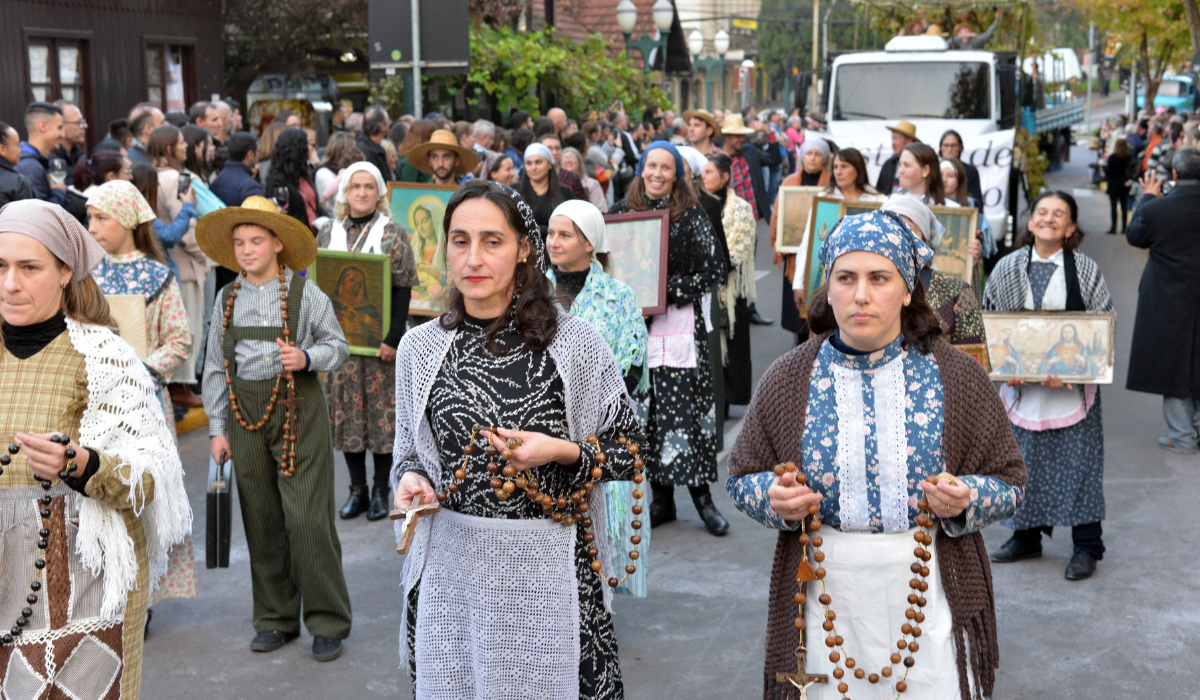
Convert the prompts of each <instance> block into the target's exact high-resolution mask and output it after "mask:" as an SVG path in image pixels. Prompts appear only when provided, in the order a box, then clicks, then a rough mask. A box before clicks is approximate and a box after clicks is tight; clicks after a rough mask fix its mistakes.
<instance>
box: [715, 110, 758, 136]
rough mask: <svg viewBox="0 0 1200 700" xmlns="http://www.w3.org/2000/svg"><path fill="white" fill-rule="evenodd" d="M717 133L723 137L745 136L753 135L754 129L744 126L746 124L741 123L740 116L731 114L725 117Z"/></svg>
mask: <svg viewBox="0 0 1200 700" xmlns="http://www.w3.org/2000/svg"><path fill="white" fill-rule="evenodd" d="M719 132H720V133H721V134H722V135H723V136H730V135H732V136H745V135H746V134H753V133H754V129H751V128H750V127H748V126H746V122H744V121H742V115H740V114H738V113H737V112H732V113H730V114H726V115H725V121H724V122H723V123H722V124H721V128H720V129H719Z"/></svg>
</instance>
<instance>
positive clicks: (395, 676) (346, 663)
mask: <svg viewBox="0 0 1200 700" xmlns="http://www.w3.org/2000/svg"><path fill="white" fill-rule="evenodd" d="M1073 156H1074V157H1073V158H1072V161H1071V162H1070V163H1068V164H1067V165H1066V167H1065V169H1064V170H1063V171H1062V172H1059V173H1054V174H1051V175H1049V176H1048V180H1049V181H1050V184H1051V186H1053V187H1057V188H1063V189H1066V190H1068V191H1074V192H1075V193H1076V195H1077V196H1078V197H1079V201H1080V204H1081V215H1082V226H1083V229H1084V230H1085V231H1087V232H1090V234H1091V235H1089V236H1088V237H1087V239H1086V240H1085V242H1084V243H1083V251H1084V252H1086V253H1087V254H1088V255H1090V256H1092V257H1093V258H1094V259H1096V260H1097V262H1098V263H1099V265H1100V268H1101V270H1102V271H1103V272H1104V274H1105V277H1106V278H1107V281H1108V284H1109V287H1110V289H1111V290H1112V293H1113V297H1114V299H1115V301H1116V307H1117V312H1118V315H1119V322H1118V326H1117V336H1116V338H1117V341H1116V353H1117V354H1116V359H1117V363H1116V380H1115V383H1114V385H1113V386H1111V387H1105V388H1104V389H1103V390H1102V391H1103V392H1104V394H1105V397H1104V410H1105V416H1104V425H1105V448H1106V457H1107V461H1106V472H1107V473H1106V497H1107V500H1108V519H1107V520H1106V521H1105V530H1106V540H1107V545H1108V554H1107V555H1106V557H1105V559H1104V561H1102V562H1101V563H1100V568H1099V570H1098V572H1097V574H1096V576H1095V577H1093V578H1092V579H1091V580H1089V581H1085V582H1079V583H1072V582H1068V581H1066V580H1065V579H1064V578H1063V569H1064V568H1065V566H1066V564H1067V559H1068V557H1069V556H1070V549H1071V547H1070V536H1069V533H1068V532H1065V531H1064V532H1061V533H1059V536H1057V537H1055V538H1054V539H1053V540H1050V541H1048V542H1047V543H1046V546H1045V552H1046V556H1045V557H1044V558H1043V559H1040V560H1035V561H1032V562H1025V563H1021V564H1016V565H1008V566H1003V567H997V568H996V569H995V570H994V579H995V591H996V604H997V612H998V616H999V625H1000V645H1001V663H1002V667H1001V669H1000V671H999V676H998V682H997V688H996V693H995V697H996V698H998V699H999V698H1011V699H1018V698H1029V699H1033V698H1039V699H1040V698H1053V699H1055V700H1071V699H1074V698H1079V699H1084V698H1086V699H1089V700H1090V699H1092V698H1098V697H1110V696H1127V695H1128V696H1131V695H1135V694H1136V695H1137V696H1140V697H1161V698H1184V697H1195V696H1196V695H1197V691H1196V683H1195V680H1194V675H1195V674H1194V671H1193V669H1192V668H1191V664H1192V662H1193V660H1194V659H1195V658H1196V657H1197V656H1198V655H1200V612H1197V611H1198V610H1200V584H1198V583H1197V582H1198V581H1200V561H1198V559H1197V557H1195V556H1194V552H1195V551H1196V550H1197V548H1198V547H1200V527H1198V526H1200V510H1198V509H1197V508H1196V507H1195V496H1194V494H1196V493H1197V490H1198V488H1200V457H1181V456H1177V455H1172V454H1168V453H1166V452H1163V451H1161V450H1158V449H1157V448H1156V440H1157V438H1158V436H1159V435H1162V434H1164V433H1165V429H1164V427H1163V425H1162V417H1161V416H1162V413H1161V408H1160V407H1161V402H1160V400H1159V399H1158V397H1156V396H1149V395H1144V394H1135V393H1130V392H1126V391H1125V390H1124V389H1123V387H1124V382H1125V373H1126V364H1127V363H1126V359H1127V352H1128V348H1129V341H1130V334H1131V329H1132V322H1133V316H1134V309H1135V305H1136V300H1137V291H1136V290H1137V284H1138V280H1139V278H1140V275H1141V270H1142V266H1143V265H1144V262H1145V257H1146V256H1145V253H1144V252H1142V251H1139V250H1135V249H1133V248H1131V247H1130V246H1128V245H1127V244H1126V243H1125V241H1124V238H1123V237H1119V236H1106V235H1104V234H1103V233H1102V232H1103V231H1105V230H1106V229H1107V228H1108V202H1107V198H1106V197H1104V195H1103V194H1102V193H1099V192H1096V191H1093V190H1088V189H1086V188H1085V183H1086V181H1087V180H1086V172H1087V171H1086V163H1087V162H1088V159H1089V157H1088V156H1089V154H1088V153H1087V151H1086V148H1080V147H1077V148H1076V150H1075V152H1074V153H1073ZM770 262H771V261H770V248H769V246H768V245H767V238H766V227H765V226H764V225H760V227H759V238H758V260H757V263H758V269H759V271H760V273H759V274H760V275H761V279H760V280H759V282H758V290H759V297H760V299H759V309H760V310H761V311H762V312H763V313H764V314H765V315H768V316H771V317H773V318H775V319H778V317H779V314H778V311H779V303H780V285H781V282H780V277H779V273H778V272H777V271H776V270H775V269H774V267H773V266H772V265H771V264H770ZM752 334H753V335H752V345H753V350H754V357H753V360H754V373H755V376H756V377H757V376H759V375H761V374H762V372H763V371H764V370H765V369H766V367H767V365H768V364H769V363H770V362H771V361H772V360H773V359H774V358H776V357H778V356H779V355H780V354H782V353H783V352H786V351H787V349H789V348H790V347H791V339H790V337H789V336H788V334H786V333H785V332H783V331H781V330H780V329H779V328H778V326H775V327H768V328H762V327H755V328H753V329H752ZM738 425H739V421H738V420H737V419H736V418H734V419H731V420H730V421H729V422H728V423H727V424H726V426H725V427H726V436H727V443H729V442H731V440H732V438H733V436H734V435H735V434H736V431H737V429H738ZM180 451H181V453H182V456H183V462H184V465H185V467H186V468H187V469H188V474H187V486H188V489H189V493H190V494H191V496H192V507H193V509H194V511H195V512H196V513H197V514H198V517H197V519H196V525H195V529H194V532H195V536H196V538H197V543H196V544H197V546H196V558H197V561H198V562H199V567H200V568H199V572H198V585H199V590H200V595H199V597H198V598H196V599H194V600H168V601H164V602H162V603H160V604H159V605H157V606H155V608H154V621H153V625H152V627H151V630H150V635H149V637H148V638H147V641H146V651H145V666H144V678H143V683H142V690H143V693H142V694H143V697H145V698H148V699H153V700H157V699H159V698H173V699H178V700H191V699H193V698H195V699H197V700H198V699H201V698H203V699H204V700H220V699H224V698H262V697H296V698H336V699H338V700H340V699H342V698H374V697H389V698H397V697H398V698H410V697H411V691H410V689H409V687H408V680H407V674H406V673H405V672H404V671H402V670H400V669H399V667H398V666H399V659H398V639H397V634H398V619H399V618H398V611H399V607H400V605H401V596H400V592H399V589H398V582H399V572H400V564H401V559H400V557H398V556H397V555H396V553H395V544H394V541H393V538H392V530H391V527H390V523H388V522H386V521H385V522H380V523H368V522H366V520H365V519H363V518H360V519H358V520H354V521H350V522H339V524H338V530H339V534H340V536H341V541H342V551H343V562H344V566H345V571H346V577H347V580H348V583H349V587H350V595H351V599H352V601H353V606H354V618H355V619H354V629H353V632H352V635H351V637H350V638H349V640H347V642H346V645H347V652H346V654H344V655H343V656H342V658H340V659H338V660H337V661H334V662H332V663H328V664H318V663H316V662H314V661H312V659H311V658H310V655H309V645H310V644H311V637H309V636H308V635H307V634H306V635H305V636H303V637H302V638H301V639H300V640H299V641H297V642H294V643H292V644H291V645H289V646H287V647H285V648H283V649H282V650H280V651H277V652H275V653H272V654H254V653H252V652H250V651H249V649H248V643H249V640H250V638H251V637H252V636H253V634H254V631H253V629H252V626H251V617H250V612H251V602H250V572H249V567H248V561H247V555H246V549H245V542H244V538H243V537H242V535H241V531H240V528H241V524H240V522H235V525H234V528H235V529H234V532H235V536H234V551H233V556H232V565H231V567H230V568H229V569H223V570H212V571H209V570H205V569H204V568H203V562H204V553H203V539H204V527H203V525H204V523H203V512H204V479H205V473H204V465H205V464H206V460H207V457H206V455H207V439H206V436H205V434H204V431H203V430H198V431H195V432H193V433H190V434H187V435H185V436H183V437H182V438H181V439H180ZM721 471H722V478H724V477H725V460H724V459H722V463H721ZM337 476H338V479H337V481H338V483H337V497H338V501H339V504H340V502H341V499H342V498H343V497H344V495H345V493H346V487H347V484H348V479H347V477H346V473H345V467H344V465H343V464H342V462H341V459H340V457H339V459H338V465H337ZM720 486H721V485H718V488H715V489H714V495H715V496H716V501H717V503H718V506H719V507H720V508H721V509H722V510H723V512H725V514H726V515H727V516H728V517H729V518H730V520H731V522H732V527H731V530H730V533H729V535H728V536H727V537H724V538H714V537H712V536H710V535H708V534H707V533H706V532H705V531H704V530H703V527H702V525H701V523H700V520H699V518H698V517H697V516H696V514H695V511H694V510H693V509H691V508H690V506H688V504H687V497H686V492H685V491H683V490H682V489H681V490H680V492H679V494H678V501H679V504H680V506H681V507H680V515H681V519H680V521H679V522H677V523H674V524H671V525H668V526H665V527H662V528H659V529H657V530H655V531H654V532H653V537H652V544H651V548H650V553H649V566H650V576H651V579H650V582H651V593H650V596H649V597H648V598H646V599H642V600H632V599H628V598H618V599H617V601H616V605H615V608H616V618H615V619H616V627H617V635H618V640H619V645H620V651H621V661H622V666H623V670H624V676H625V687H626V695H627V697H628V698H631V699H633V700H643V699H645V700H649V699H651V698H653V699H655V700H659V699H662V698H688V699H689V700H727V699H733V698H756V697H759V695H760V692H761V664H762V658H763V636H764V631H765V626H766V599H767V578H768V572H769V567H770V562H771V556H772V551H773V548H774V541H775V536H774V533H772V532H770V531H768V530H766V529H765V528H763V527H761V526H759V525H757V524H756V523H754V522H753V521H751V520H749V519H748V518H745V517H743V516H741V515H740V514H738V513H737V512H735V511H734V509H733V507H732V506H731V505H730V504H729V500H728V499H727V498H726V497H725V495H724V489H723V488H720ZM235 518H240V514H235ZM984 535H985V538H986V539H987V541H988V544H989V546H990V547H995V546H998V545H999V544H1000V543H1002V542H1003V541H1004V540H1005V539H1006V538H1007V537H1008V535H1009V532H1008V531H1007V530H1005V529H1004V528H1002V527H999V526H993V527H991V528H989V529H988V530H987V531H986V532H985V533H984Z"/></svg>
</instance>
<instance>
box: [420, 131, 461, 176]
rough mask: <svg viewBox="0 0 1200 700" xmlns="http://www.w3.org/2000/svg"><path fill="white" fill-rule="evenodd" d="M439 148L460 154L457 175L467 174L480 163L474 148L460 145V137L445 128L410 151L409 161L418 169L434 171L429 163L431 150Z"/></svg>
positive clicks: (455, 172)
mask: <svg viewBox="0 0 1200 700" xmlns="http://www.w3.org/2000/svg"><path fill="white" fill-rule="evenodd" d="M438 149H442V150H447V151H454V153H455V154H457V155H458V169H456V170H455V171H454V174H455V175H466V174H467V173H469V172H472V171H474V170H475V168H476V167H477V166H478V165H479V156H477V155H475V151H474V149H471V148H463V147H462V146H460V145H458V137H457V136H455V135H454V132H453V131H447V130H445V129H438V130H437V131H435V132H433V134H432V135H431V136H430V137H429V140H428V141H426V142H425V143H423V144H420V145H419V146H416V147H415V148H413V149H412V150H411V151H409V152H408V162H409V163H412V165H413V167H414V168H416V169H417V170H420V171H422V172H426V173H432V172H433V168H432V167H431V166H430V165H429V152H430V151H434V150H438Z"/></svg>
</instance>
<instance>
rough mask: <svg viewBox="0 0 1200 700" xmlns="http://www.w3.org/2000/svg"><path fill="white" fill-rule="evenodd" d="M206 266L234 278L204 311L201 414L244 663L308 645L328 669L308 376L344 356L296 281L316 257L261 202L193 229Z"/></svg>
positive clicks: (335, 572) (338, 608) (318, 441)
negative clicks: (242, 538)
mask: <svg viewBox="0 0 1200 700" xmlns="http://www.w3.org/2000/svg"><path fill="white" fill-rule="evenodd" d="M196 240H197V242H198V243H199V244H200V248H201V250H203V251H204V253H205V255H207V256H208V257H210V258H212V259H213V260H215V261H217V263H219V264H220V265H222V266H224V267H227V268H229V269H230V270H235V271H237V272H238V276H237V278H236V279H235V280H234V281H233V282H232V283H230V284H228V285H225V287H224V288H223V289H222V290H221V292H220V295H219V296H218V299H217V302H216V305H215V306H214V308H213V318H214V319H223V322H222V324H221V325H222V328H220V329H217V328H215V327H214V329H213V331H214V332H212V333H210V334H209V336H208V348H207V352H206V354H205V363H204V409H205V411H206V412H207V413H208V421H209V435H210V436H211V443H212V444H211V449H212V456H213V458H214V459H216V460H217V462H223V461H225V460H226V459H229V458H230V457H232V458H233V461H234V463H235V464H236V465H237V475H238V486H239V488H238V498H239V501H240V503H241V507H242V521H243V525H244V526H245V529H246V543H247V545H248V547H249V550H250V572H251V579H252V582H253V593H254V629H255V632H257V636H255V637H254V639H253V641H251V642H250V648H251V649H253V650H254V651H274V650H276V649H278V648H279V647H281V646H283V645H284V644H286V643H287V642H290V641H291V640H293V639H295V638H296V637H298V636H299V635H300V616H301V612H302V611H303V615H304V624H305V625H306V626H307V627H308V630H309V632H311V633H312V635H313V657H314V658H315V659H316V660H318V661H331V660H333V659H335V658H337V657H338V656H339V655H340V654H341V651H342V646H341V640H343V639H345V638H346V637H348V636H349V635H350V596H349V593H347V591H346V579H345V576H344V575H343V573H342V546H341V543H340V542H339V541H338V535H337V530H336V528H335V527H334V519H333V512H334V502H333V446H332V444H331V442H330V437H329V411H328V408H327V407H326V404H325V392H324V391H323V390H322V388H321V383H320V380H319V379H318V378H317V373H318V372H330V371H332V370H334V369H336V368H337V367H338V366H339V365H341V364H342V362H344V361H345V360H346V357H347V356H348V355H349V345H348V343H347V342H346V337H345V335H343V334H342V329H341V326H339V325H338V320H337V317H336V316H335V315H334V311H333V304H332V303H331V302H330V301H329V297H327V296H325V294H323V293H322V292H321V290H320V289H319V288H318V287H317V285H316V284H311V283H309V281H307V280H305V278H303V277H300V276H299V275H296V274H294V272H293V271H295V270H304V269H306V268H307V267H308V266H309V265H311V264H312V262H313V260H315V259H316V257H317V243H316V241H315V240H314V239H313V236H312V233H311V232H310V231H309V230H308V227H307V226H305V225H304V224H301V223H300V222H298V221H296V220H295V219H293V218H291V217H289V216H285V215H283V214H280V213H279V210H278V208H277V207H276V206H275V205H274V204H273V203H271V201H270V200H268V199H266V198H264V197H248V198H247V199H246V201H245V202H243V203H242V206H240V207H229V208H226V209H221V210H220V211H215V212H212V213H211V214H208V215H207V216H204V217H203V218H201V219H200V223H199V224H198V225H197V226H196Z"/></svg>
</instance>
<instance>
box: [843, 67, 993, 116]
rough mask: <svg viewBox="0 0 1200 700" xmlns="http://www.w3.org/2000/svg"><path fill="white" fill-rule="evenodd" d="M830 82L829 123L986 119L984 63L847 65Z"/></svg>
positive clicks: (987, 89)
mask: <svg viewBox="0 0 1200 700" xmlns="http://www.w3.org/2000/svg"><path fill="white" fill-rule="evenodd" d="M835 80H836V83H835V85H834V90H835V92H834V97H833V118H834V119H887V120H896V119H912V118H926V119H989V118H991V114H990V112H991V110H990V105H991V99H990V81H989V80H988V64H986V63H979V62H972V63H953V62H945V63H942V62H938V63H925V62H911V63H850V64H846V65H842V66H839V67H838V69H837V77H836V79H835Z"/></svg>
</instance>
